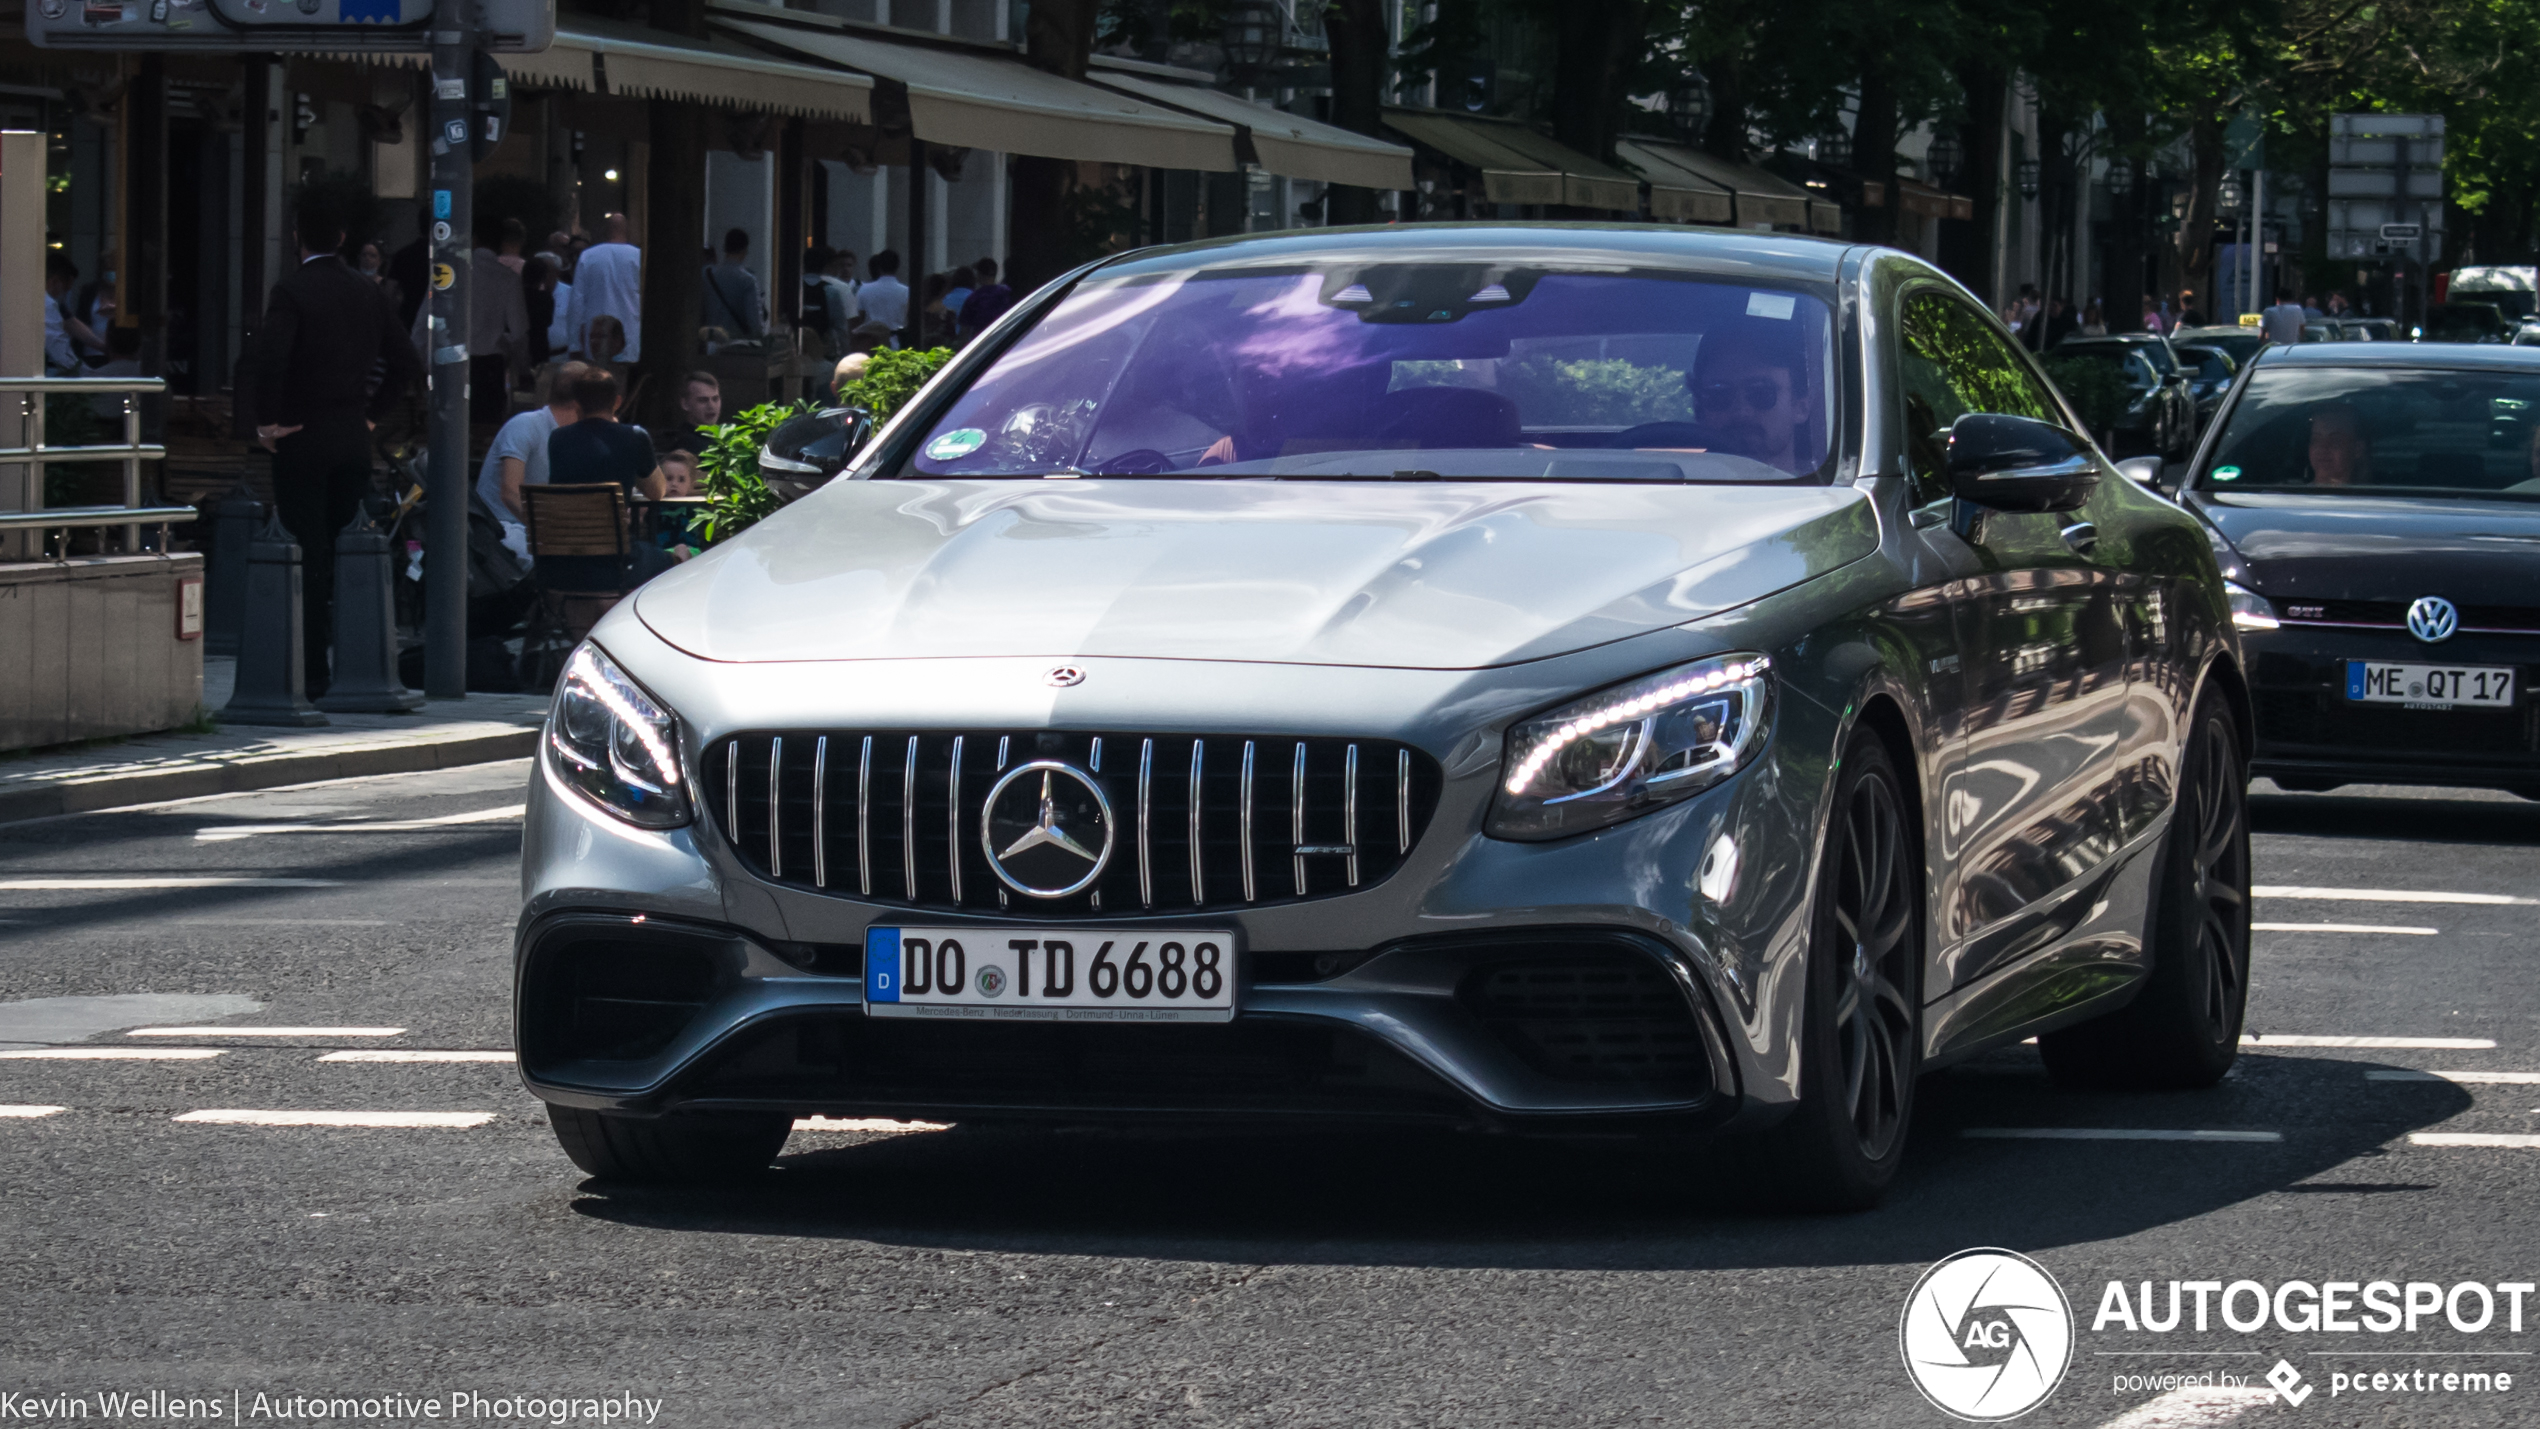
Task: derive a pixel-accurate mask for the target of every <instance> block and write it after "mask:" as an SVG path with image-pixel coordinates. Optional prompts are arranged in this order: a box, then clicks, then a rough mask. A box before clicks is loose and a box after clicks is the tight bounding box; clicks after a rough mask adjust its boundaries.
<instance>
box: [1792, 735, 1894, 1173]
mask: <svg viewBox="0 0 2540 1429" xmlns="http://www.w3.org/2000/svg"><path fill="white" fill-rule="evenodd" d="M1837 768H1838V769H1839V771H1840V772H1839V773H1838V774H1837V776H1836V778H1837V783H1836V787H1835V798H1834V809H1833V813H1832V815H1831V817H1830V819H1829V821H1828V824H1827V827H1826V834H1825V849H1824V854H1823V856H1822V857H1821V858H1820V859H1819V861H1818V881H1817V898H1816V904H1817V907H1816V916H1815V920H1814V927H1813V929H1812V932H1811V936H1810V939H1809V947H1808V981H1807V1004H1806V1010H1805V1012H1804V1013H1803V1015H1802V1018H1801V1027H1800V1038H1799V1105H1798V1107H1797V1108H1796V1109H1794V1110H1793V1111H1792V1113H1791V1114H1790V1117H1789V1118H1788V1119H1787V1120H1785V1121H1784V1122H1782V1124H1781V1125H1779V1126H1777V1127H1775V1128H1773V1130H1772V1131H1771V1132H1770V1133H1768V1138H1769V1141H1770V1145H1771V1150H1772V1155H1773V1161H1774V1165H1775V1169H1776V1171H1777V1173H1778V1175H1779V1179H1780V1180H1781V1182H1782V1189H1783V1191H1784V1192H1785V1193H1786V1194H1788V1195H1789V1196H1790V1197H1791V1198H1792V1199H1794V1200H1796V1201H1798V1202H1800V1203H1801V1204H1803V1205H1808V1206H1812V1207H1815V1208H1817V1209H1820V1210H1844V1211H1851V1210H1867V1209H1869V1208H1870V1207H1871V1206H1874V1205H1876V1204H1878V1200H1879V1197H1880V1196H1881V1195H1882V1194H1883V1193H1884V1192H1885V1191H1886V1190H1887V1186H1888V1183H1889V1182H1890V1181H1893V1180H1894V1179H1896V1168H1897V1167H1898V1166H1899V1165H1900V1164H1902V1163H1903V1161H1904V1159H1905V1139H1906V1132H1907V1131H1908V1129H1909V1128H1910V1126H1911V1124H1912V1121H1913V1114H1914V1081H1915V1077H1916V1076H1917V1074H1918V1073H1919V1072H1920V1070H1921V1066H1922V1032H1921V1022H1920V1018H1919V1015H1918V1014H1919V1010H1920V1007H1921V989H1922V948H1923V937H1922V930H1923V918H1922V906H1923V904H1922V888H1923V861H1922V858H1921V855H1920V851H1919V848H1918V846H1917V843H1916V840H1915V838H1914V835H1913V830H1914V827H1915V824H1914V822H1913V820H1912V819H1911V818H1910V816H1909V815H1908V813H1907V809H1908V808H1909V805H1908V804H1907V802H1906V798H1905V793H1904V786H1903V781H1902V780H1900V779H1899V778H1898V777H1897V774H1896V766H1895V763H1894V761H1893V760H1892V759H1891V758H1890V757H1889V756H1888V752H1887V746H1886V745H1885V744H1884V743H1882V742H1881V741H1880V740H1879V738H1878V736H1877V735H1876V734H1875V733H1872V732H1871V731H1868V730H1861V731H1859V732H1857V733H1855V734H1854V735H1853V737H1852V740H1851V742H1850V743H1849V744H1848V745H1846V746H1845V748H1844V751H1843V758H1842V762H1841V763H1840V764H1839V765H1838V766H1837Z"/></svg>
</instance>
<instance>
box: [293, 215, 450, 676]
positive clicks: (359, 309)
mask: <svg viewBox="0 0 2540 1429" xmlns="http://www.w3.org/2000/svg"><path fill="white" fill-rule="evenodd" d="M296 217H297V223H296V225H295V226H296V228H297V230H298V236H299V244H300V266H299V267H298V268H296V269H294V270H293V271H292V272H290V273H289V274H286V275H285V276H284V277H283V279H282V281H281V282H279V283H276V284H274V287H273V297H272V299H271V300H270V301H269V302H268V304H267V305H266V308H265V320H264V324H263V326H262V327H261V328H259V329H258V330H257V333H256V357H257V361H256V370H255V386H254V392H255V411H256V420H257V424H258V425H257V427H256V441H257V442H258V444H259V445H261V446H263V447H264V448H265V449H266V450H267V451H270V452H272V453H273V492H274V506H275V509H276V511H277V512H278V513H279V514H280V516H281V517H282V524H283V525H284V526H285V527H287V528H289V530H290V532H291V536H292V539H294V540H296V541H298V542H299V544H300V589H301V592H302V594H303V595H304V597H305V600H304V602H303V605H302V615H301V621H300V630H301V638H302V654H303V659H304V660H305V661H306V674H307V690H308V693H309V695H310V696H311V697H312V698H314V697H315V696H317V695H321V694H324V693H325V692H326V686H327V683H328V674H327V663H326V652H327V646H328V644H329V643H330V640H331V637H332V636H333V634H334V609H333V603H334V596H335V533H336V532H338V531H340V530H342V529H344V527H345V525H346V524H347V523H348V522H350V521H351V520H352V519H353V513H354V512H355V511H357V510H359V509H360V508H361V503H362V498H363V497H365V496H367V495H369V494H370V466H371V454H370V433H371V428H372V426H373V425H375V424H376V423H377V421H378V419H379V418H381V417H384V416H387V415H388V414H389V413H390V412H392V411H394V410H395V409H396V407H397V406H398V404H399V403H400V402H402V401H403V400H404V399H405V395H406V389H407V388H408V387H409V386H411V385H412V384H413V383H414V381H415V379H416V378H418V377H420V376H421V375H422V364H421V363H420V362H418V361H417V360H416V358H415V350H414V345H413V344H412V343H411V342H409V341H408V340H407V338H406V330H405V327H404V326H403V325H402V324H400V323H399V322H398V321H397V310H396V308H395V307H394V306H393V305H392V304H391V303H390V302H389V299H388V295H387V294H386V293H385V292H383V291H381V289H380V288H379V286H378V285H377V284H374V283H372V282H371V281H370V280H369V279H367V278H364V277H363V276H362V275H361V274H359V273H357V272H355V271H354V270H353V268H352V267H351V265H349V264H347V263H346V262H345V261H344V259H343V257H342V256H341V250H342V248H343V246H344V220H343V218H342V217H341V215H340V214H339V213H338V212H337V211H336V209H335V207H334V206H333V205H332V204H331V203H330V202H329V201H328V200H327V198H326V197H325V195H323V194H309V195H305V196H304V197H303V198H302V199H301V201H300V208H299V212H298V214H297V216H296Z"/></svg>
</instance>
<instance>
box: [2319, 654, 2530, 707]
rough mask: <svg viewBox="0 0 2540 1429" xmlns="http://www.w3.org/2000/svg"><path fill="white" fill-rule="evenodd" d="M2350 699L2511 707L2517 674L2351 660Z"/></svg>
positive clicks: (2348, 664) (2488, 668) (2503, 670)
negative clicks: (2515, 675)
mask: <svg viewBox="0 0 2540 1429" xmlns="http://www.w3.org/2000/svg"><path fill="white" fill-rule="evenodd" d="M2346 698H2347V699H2349V700H2353V701H2356V702H2358V703H2362V704H2373V705H2440V706H2447V707H2448V706H2455V705H2467V706H2469V707H2470V708H2472V709H2511V708H2513V703H2514V672H2513V671H2512V669H2511V668H2499V667H2497V666H2492V665H2396V664H2391V663H2389V662H2387V661H2382V660H2349V661H2347V662H2346Z"/></svg>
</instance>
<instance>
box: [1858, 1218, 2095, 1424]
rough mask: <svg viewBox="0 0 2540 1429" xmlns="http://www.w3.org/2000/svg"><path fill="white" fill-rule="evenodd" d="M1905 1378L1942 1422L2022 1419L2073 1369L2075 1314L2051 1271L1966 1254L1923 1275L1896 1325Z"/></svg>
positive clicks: (2000, 1253)
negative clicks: (1949, 1418)
mask: <svg viewBox="0 0 2540 1429" xmlns="http://www.w3.org/2000/svg"><path fill="white" fill-rule="evenodd" d="M1897 1339H1898V1341H1899V1347H1900V1348H1901V1349H1902V1351H1903V1352H1904V1356H1905V1372H1906V1373H1907V1374H1909V1375H1911V1376H1913V1380H1914V1387H1915V1388H1916V1389H1919V1390H1921V1391H1922V1392H1923V1397H1924V1398H1925V1399H1928V1400H1930V1401H1931V1402H1932V1404H1933V1405H1934V1406H1935V1407H1937V1408H1938V1409H1940V1411H1941V1412H1942V1413H1945V1414H1950V1415H1954V1416H1956V1417H1957V1418H1960V1419H1973V1420H1978V1421H1988V1420H2001V1419H2016V1418H2018V1417H2019V1416H2021V1415H2023V1414H2026V1413H2028V1412H2029V1411H2030V1410H2032V1409H2035V1408H2036V1407H2037V1406H2039V1405H2040V1404H2043V1403H2045V1402H2046V1396H2048V1395H2050V1394H2053V1393H2054V1392H2055V1386H2056V1385H2057V1384H2060V1383H2062V1382H2063V1378H2064V1371H2065V1370H2066V1369H2068V1368H2070V1367H2071V1365H2072V1359H2073V1311H2072V1306H2071V1304H2070V1303H2069V1302H2067V1301H2066V1300H2065V1299H2064V1291H2063V1287H2061V1286H2059V1285H2057V1284H2056V1283H2055V1277H2054V1276H2052V1275H2049V1274H2047V1273H2046V1267H2044V1266H2042V1265H2039V1264H2038V1263H2037V1262H2036V1261H2034V1260H2031V1259H2029V1258H2028V1257H2027V1256H2025V1255H2020V1254H2018V1253H2016V1252H2013V1251H2007V1250H1991V1249H1982V1250H1962V1251H1960V1252H1958V1253H1957V1254H1956V1255H1953V1256H1951V1257H1949V1258H1948V1259H1947V1260H1944V1261H1942V1262H1940V1263H1939V1264H1938V1265H1935V1266H1933V1267H1932V1268H1931V1269H1929V1270H1926V1271H1924V1272H1923V1278H1922V1279H1920V1280H1918V1281H1916V1282H1914V1293H1913V1294H1911V1295H1908V1296H1907V1297H1905V1314H1904V1317H1903V1318H1902V1320H1901V1321H1899V1323H1898V1325H1897Z"/></svg>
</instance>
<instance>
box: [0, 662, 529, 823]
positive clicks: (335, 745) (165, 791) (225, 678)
mask: <svg viewBox="0 0 2540 1429" xmlns="http://www.w3.org/2000/svg"><path fill="white" fill-rule="evenodd" d="M236 670H237V667H236V662H234V661H231V660H226V659H213V660H205V661H204V662H203V704H204V706H205V707H206V708H208V709H211V710H213V711H218V710H219V709H220V707H221V706H222V705H225V704H227V703H229V694H230V687H231V682H232V681H233V680H234V679H235V678H236ZM546 715H547V700H546V697H545V696H542V695H470V696H468V697H467V698H466V699H464V700H434V701H433V702H432V703H430V704H428V705H426V706H425V707H424V708H423V710H422V712H420V713H418V714H410V715H344V714H330V715H328V716H327V719H328V720H329V721H330V723H328V724H326V725H323V726H321V727H319V728H316V729H272V728H260V727H252V726H247V725H240V726H237V727H234V728H222V729H220V730H219V731H218V732H217V733H213V734H153V735H144V736H142V737H140V738H137V739H126V740H119V741H117V742H115V743H112V744H103V745H98V746H96V747H94V748H89V749H70V750H59V751H52V752H48V753H45V754H41V755H36V756H32V757H18V758H10V757H0V823H9V822H14V821H16V820H19V819H40V818H45V817H48V816H50V815H54V814H77V813H85V812H87V811H89V810H92V809H119V808H125V807H128V806H130V805H133V804H155V803H158V802H160V801H161V800H165V799H191V798H196V797H199V796H201V795H204V794H229V793H236V792H239V791H241V790H247V789H271V788H276V787H278V786H281V785H284V784H307V783H311V782H314V781H316V780H320V779H350V778H355V777H358V776H361V775H365V774H404V773H409V772H412V771H415V770H420V769H450V768H455V767H457V766H459V765H462V764H487V763H491V762H493V761H495V760H498V759H520V758H524V757H526V756H527V755H528V754H530V753H531V752H532V751H533V750H535V749H536V748H537V747H538V726H539V724H540V722H541V721H543V720H544V719H545V718H546Z"/></svg>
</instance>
